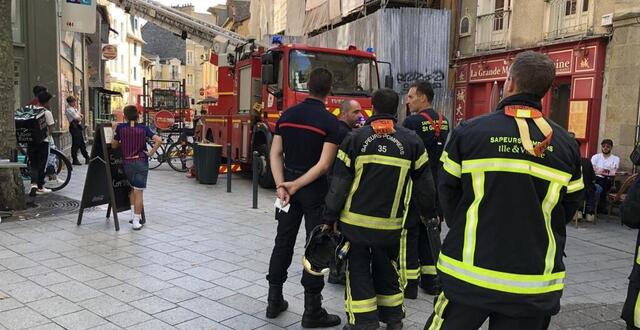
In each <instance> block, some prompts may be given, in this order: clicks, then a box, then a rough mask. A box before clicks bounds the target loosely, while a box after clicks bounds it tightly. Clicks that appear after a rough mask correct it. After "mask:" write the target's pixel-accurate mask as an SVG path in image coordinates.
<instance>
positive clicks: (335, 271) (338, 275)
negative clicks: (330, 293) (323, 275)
mask: <svg viewBox="0 0 640 330" xmlns="http://www.w3.org/2000/svg"><path fill="white" fill-rule="evenodd" d="M361 112H362V107H361V106H360V103H358V101H356V100H353V99H346V100H344V101H342V103H341V104H340V115H338V120H339V123H340V126H339V127H340V143H342V141H343V140H344V138H345V137H347V135H348V134H349V133H351V131H352V130H353V129H354V128H355V127H356V125H358V119H359V118H360V116H362V114H361ZM329 179H331V177H329ZM344 266H345V264H344V263H341V264H340V265H338V264H337V263H336V262H335V259H334V262H332V263H331V267H330V269H331V271H330V272H329V278H328V279H327V282H329V283H332V284H342V285H344V284H345V283H346V277H345V271H344Z"/></svg>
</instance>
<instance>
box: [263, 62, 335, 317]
mask: <svg viewBox="0 0 640 330" xmlns="http://www.w3.org/2000/svg"><path fill="white" fill-rule="evenodd" d="M332 79H333V77H332V75H331V72H329V71H328V70H327V69H323V68H318V69H314V70H313V71H312V72H311V73H310V74H309V79H308V81H307V87H308V89H309V97H308V98H307V99H306V100H304V101H303V102H302V103H301V104H298V105H296V106H293V107H291V108H289V109H288V110H286V111H285V112H284V113H283V114H282V116H281V117H280V119H279V120H278V122H277V123H276V130H275V136H274V137H273V141H272V143H271V153H270V160H271V172H272V174H273V179H274V181H275V183H276V187H277V191H276V194H277V196H278V198H279V199H280V200H281V201H282V204H283V206H286V205H287V204H291V207H290V209H289V210H288V212H285V211H284V210H281V209H276V219H277V220H278V230H277V234H276V239H275V246H274V247H273V252H272V254H271V260H270V261H269V274H268V275H267V280H268V281H269V296H268V299H267V300H268V306H267V312H266V314H267V318H275V317H277V316H278V315H279V314H280V313H281V312H283V311H284V310H286V309H287V307H288V303H287V301H286V300H284V298H283V296H282V285H283V284H284V282H285V281H286V279H287V269H288V268H289V266H290V265H291V259H292V257H293V249H294V246H295V243H296V236H297V234H298V230H299V228H300V223H301V221H302V217H303V216H304V218H305V232H306V234H307V236H308V235H309V232H311V230H312V229H313V228H314V227H316V226H318V225H321V224H322V209H323V206H324V205H323V204H324V202H323V201H324V197H325V195H326V194H327V190H328V186H327V185H328V183H327V178H326V175H325V174H326V173H327V171H328V170H329V169H330V168H331V165H332V164H333V160H334V159H335V157H336V152H337V150H338V144H339V143H340V140H339V129H338V120H337V119H336V117H335V116H334V115H332V114H331V113H330V112H329V111H327V109H326V107H325V99H326V97H327V95H329V93H330V91H331V82H332ZM301 282H302V285H303V286H304V313H303V315H302V327H304V328H318V327H332V326H336V325H338V324H340V317H338V316H337V315H332V314H328V313H327V311H326V310H325V309H324V308H322V296H321V292H322V289H323V287H324V277H322V276H315V275H312V274H309V273H308V272H306V271H303V273H302V281H301Z"/></svg>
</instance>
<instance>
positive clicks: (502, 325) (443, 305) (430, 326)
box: [424, 293, 551, 330]
mask: <svg viewBox="0 0 640 330" xmlns="http://www.w3.org/2000/svg"><path fill="white" fill-rule="evenodd" d="M433 308H434V312H433V314H431V317H429V319H428V320H427V324H425V326H424V330H477V329H480V327H481V326H482V324H483V323H484V322H485V321H486V320H487V319H489V330H514V329H518V330H544V329H547V328H548V327H549V322H550V321H551V316H550V315H540V316H538V317H510V316H507V315H503V314H499V313H496V312H492V311H489V310H486V309H480V308H477V307H472V306H468V305H463V304H458V303H454V302H451V301H449V300H448V299H447V298H446V297H445V295H444V293H440V295H439V296H438V298H436V302H435V304H434V307H433Z"/></svg>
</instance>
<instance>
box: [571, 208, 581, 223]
mask: <svg viewBox="0 0 640 330" xmlns="http://www.w3.org/2000/svg"><path fill="white" fill-rule="evenodd" d="M573 220H576V221H580V220H582V211H580V210H578V211H576V214H575V215H574V216H573Z"/></svg>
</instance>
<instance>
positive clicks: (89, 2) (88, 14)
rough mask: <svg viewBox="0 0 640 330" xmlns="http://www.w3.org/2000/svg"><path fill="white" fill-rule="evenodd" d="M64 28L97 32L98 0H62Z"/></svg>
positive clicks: (70, 30)
mask: <svg viewBox="0 0 640 330" xmlns="http://www.w3.org/2000/svg"><path fill="white" fill-rule="evenodd" d="M61 24H62V30H64V31H69V32H81V33H95V32H96V0H64V1H62V21H61Z"/></svg>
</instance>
